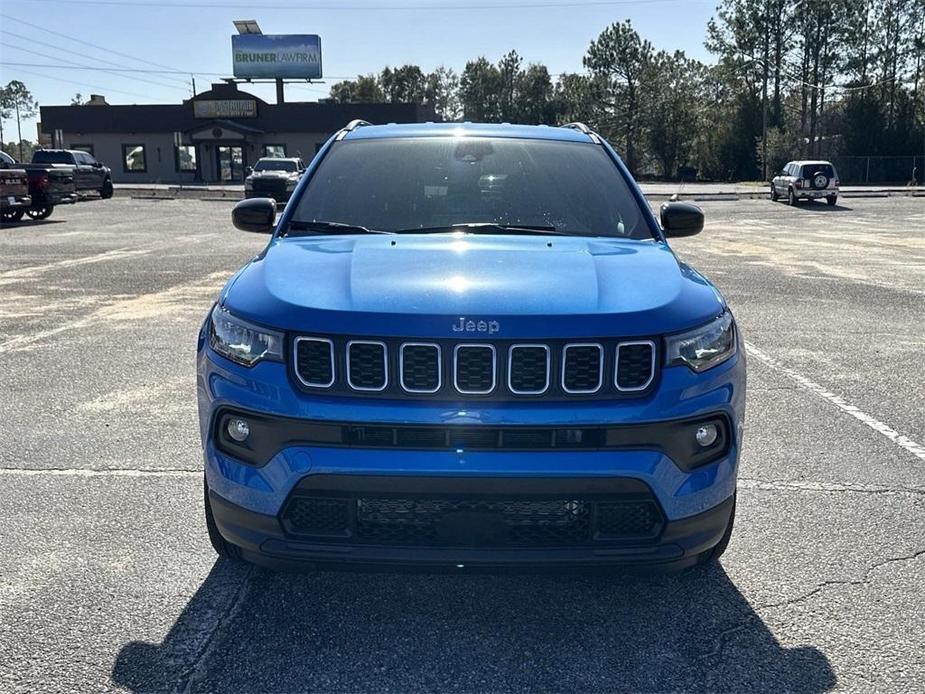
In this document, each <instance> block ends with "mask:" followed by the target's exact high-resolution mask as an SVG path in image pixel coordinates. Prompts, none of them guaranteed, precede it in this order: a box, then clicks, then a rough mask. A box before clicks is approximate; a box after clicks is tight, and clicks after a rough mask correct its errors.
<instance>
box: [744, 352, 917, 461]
mask: <svg viewBox="0 0 925 694" xmlns="http://www.w3.org/2000/svg"><path fill="white" fill-rule="evenodd" d="M745 351H746V352H748V355H749V356H751V357H754V358H755V359H757V360H758V361H760V362H761V363H763V364H764V365H765V366H768V367H770V368H772V369H774V370H775V371H779V372H781V373H782V374H784V375H785V376H787V377H788V378H790V379H791V380H793V381H795V382H796V383H797V385H799V386H801V387H802V388H804V389H806V390H808V391H810V392H811V393H814V394H815V395H818V396H819V397H820V398H822V399H823V400H826V401H828V402H829V403H831V404H832V405H835V407H837V408H838V409H840V410H841V411H842V412H845V413H846V414H850V415H851V416H852V417H854V418H855V419H857V420H858V421H859V422H863V423H864V424H866V425H867V426H869V427H870V428H871V429H873V430H874V431H876V432H877V433H878V434H881V435H883V436H885V437H886V438H888V439H889V440H890V441H892V442H893V443H895V444H896V445H897V446H899V447H900V448H902V449H904V450H906V451H909V453H911V454H912V455H914V456H915V457H916V458H919V459H921V460H925V446H923V445H922V444H920V443H918V442H916V441H913V440H912V439H910V438H909V437H908V436H905V435H903V434H900V433H899V432H898V431H896V430H895V429H894V428H893V427H891V426H889V425H888V424H884V423H883V422H881V421H880V420H879V419H877V418H876V417H872V416H871V415H869V414H867V413H866V412H864V411H863V410H861V409H860V408H859V407H857V406H856V405H852V404H851V403H849V402H847V401H846V400H845V399H844V398H842V397H841V396H839V395H836V394H835V393H833V392H831V391H830V390H827V389H826V388H825V387H824V386H821V385H819V384H818V383H816V382H815V381H812V380H810V379H808V378H806V376H803V375H802V374H799V373H797V372H796V371H794V370H793V369H790V368H788V367H786V366H784V365H783V364H782V363H781V362H780V361H778V360H777V359H775V358H774V357H772V356H771V355H770V354H768V353H767V352H763V351H761V350H760V349H758V348H757V347H755V346H754V345H753V344H751V343H750V342H746V343H745Z"/></svg>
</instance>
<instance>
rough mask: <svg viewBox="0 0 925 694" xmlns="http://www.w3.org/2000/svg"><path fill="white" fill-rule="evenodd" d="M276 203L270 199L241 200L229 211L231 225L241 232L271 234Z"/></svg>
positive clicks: (274, 219)
mask: <svg viewBox="0 0 925 694" xmlns="http://www.w3.org/2000/svg"><path fill="white" fill-rule="evenodd" d="M275 221H276V202H275V201H274V200H273V199H272V198H250V199H249V200H242V201H241V202H239V203H238V204H237V205H235V206H234V209H232V210H231V223H232V224H234V225H235V226H236V227H237V228H238V229H240V230H241V231H252V232H254V233H257V234H272V233H273V222H275Z"/></svg>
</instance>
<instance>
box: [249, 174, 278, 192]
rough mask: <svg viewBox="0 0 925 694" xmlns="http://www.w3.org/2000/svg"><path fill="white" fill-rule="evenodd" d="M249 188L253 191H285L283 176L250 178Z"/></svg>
mask: <svg viewBox="0 0 925 694" xmlns="http://www.w3.org/2000/svg"><path fill="white" fill-rule="evenodd" d="M251 190H252V191H254V192H255V193H268V194H277V195H278V194H281V193H285V192H286V179H284V178H252V179H251Z"/></svg>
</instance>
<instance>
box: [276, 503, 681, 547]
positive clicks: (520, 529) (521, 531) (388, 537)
mask: <svg viewBox="0 0 925 694" xmlns="http://www.w3.org/2000/svg"><path fill="white" fill-rule="evenodd" d="M282 522H283V527H284V528H285V529H286V531H287V532H288V533H289V534H291V535H295V536H299V537H311V538H312V540H314V541H321V542H324V541H329V542H335V541H336V542H338V543H353V544H363V545H390V546H418V547H565V546H572V547H574V546H594V545H599V544H607V543H611V544H612V543H615V542H616V543H620V542H627V541H635V542H639V541H648V540H652V539H654V538H656V537H657V536H658V535H659V534H660V532H661V529H662V525H663V520H662V516H661V513H660V512H659V509H658V506H657V505H656V503H655V502H654V501H653V500H652V499H650V498H636V499H625V500H619V499H618V500H614V501H610V500H595V499H589V498H581V497H562V498H530V497H486V498H480V497H472V498H464V499H461V498H451V497H440V496H374V495H369V496H358V497H349V498H331V497H317V496H315V497H312V496H301V495H298V494H297V495H295V496H293V497H292V498H291V499H290V501H289V502H288V503H287V504H286V506H285V508H284V510H283V515H282Z"/></svg>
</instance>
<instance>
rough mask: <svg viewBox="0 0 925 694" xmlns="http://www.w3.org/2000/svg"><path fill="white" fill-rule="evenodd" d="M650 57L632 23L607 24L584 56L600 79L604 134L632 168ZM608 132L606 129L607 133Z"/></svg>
mask: <svg viewBox="0 0 925 694" xmlns="http://www.w3.org/2000/svg"><path fill="white" fill-rule="evenodd" d="M651 60H652V44H651V43H649V42H648V41H644V40H642V39H641V38H640V36H639V34H638V33H636V30H635V29H633V25H632V23H631V22H630V21H629V20H628V19H627V20H626V21H625V22H622V23H616V24H611V25H610V26H609V27H607V28H606V29H604V31H603V32H601V35H600V36H598V37H597V38H596V39H595V40H594V41H592V42H591V45H590V46H589V47H588V53H587V54H586V55H585V57H584V65H585V67H587V68H588V69H589V70H591V72H592V74H594V75H595V76H597V77H598V78H599V79H601V80H602V83H603V85H604V87H605V89H604V91H603V93H602V95H601V97H602V105H603V107H604V109H605V122H604V123H602V124H601V125H603V126H604V128H605V133H607V134H610V135H611V136H612V137H614V138H615V139H616V140H617V142H618V144H619V145H622V147H623V150H624V158H625V160H626V165H627V167H629V169H630V171H634V172H635V171H636V169H637V167H638V165H639V157H638V154H637V151H636V146H637V142H638V139H639V131H640V125H641V122H642V119H641V117H640V116H641V115H642V101H643V100H642V98H641V96H640V82H641V80H642V79H643V75H644V74H645V71H646V70H647V69H648V67H649V63H650V62H651ZM608 131H609V132H608Z"/></svg>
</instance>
